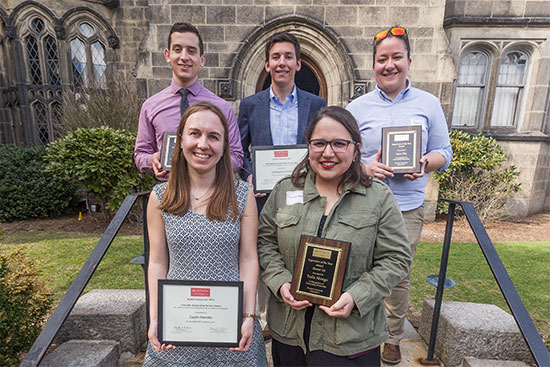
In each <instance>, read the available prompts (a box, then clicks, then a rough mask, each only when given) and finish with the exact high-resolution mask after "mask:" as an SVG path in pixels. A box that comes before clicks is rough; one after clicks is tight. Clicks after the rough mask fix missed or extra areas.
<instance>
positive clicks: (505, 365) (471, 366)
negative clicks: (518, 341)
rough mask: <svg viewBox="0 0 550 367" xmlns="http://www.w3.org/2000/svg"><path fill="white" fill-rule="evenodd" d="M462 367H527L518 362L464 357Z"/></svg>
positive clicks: (527, 366)
mask: <svg viewBox="0 0 550 367" xmlns="http://www.w3.org/2000/svg"><path fill="white" fill-rule="evenodd" d="M462 367H529V365H528V364H527V363H525V362H520V361H501V360H498V359H476V358H472V357H466V358H464V361H463V362H462Z"/></svg>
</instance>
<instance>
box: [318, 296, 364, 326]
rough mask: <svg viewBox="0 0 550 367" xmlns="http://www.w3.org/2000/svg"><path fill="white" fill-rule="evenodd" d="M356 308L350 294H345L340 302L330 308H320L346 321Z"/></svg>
mask: <svg viewBox="0 0 550 367" xmlns="http://www.w3.org/2000/svg"><path fill="white" fill-rule="evenodd" d="M354 307H355V302H354V301H353V298H352V297H351V295H350V294H349V293H348V292H344V293H343V294H342V295H341V296H340V298H339V299H338V301H336V303H335V304H333V305H332V306H330V307H327V306H319V308H320V309H321V310H323V311H325V312H326V313H327V315H329V316H332V317H338V318H342V319H345V318H347V317H348V316H349V314H350V313H351V310H353V308H354Z"/></svg>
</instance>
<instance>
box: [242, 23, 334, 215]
mask: <svg viewBox="0 0 550 367" xmlns="http://www.w3.org/2000/svg"><path fill="white" fill-rule="evenodd" d="M265 58H266V61H265V69H266V71H267V72H268V73H269V74H270V75H271V86H270V87H269V88H268V89H265V90H263V91H261V92H259V93H256V94H254V95H251V96H249V97H246V98H244V99H243V100H242V101H241V104H240V107H239V117H238V123H239V130H240V133H241V142H242V145H243V151H244V159H243V168H242V169H241V172H240V174H241V177H242V178H243V179H244V180H247V181H248V182H250V183H252V164H251V161H250V150H249V146H258V145H295V144H305V143H306V141H305V140H304V132H305V130H306V127H307V125H308V123H309V122H310V121H311V119H312V117H313V115H315V113H316V112H317V111H318V110H319V109H320V108H321V107H324V106H325V101H324V100H323V99H322V98H320V97H318V96H316V95H314V94H311V93H309V92H306V91H303V90H301V89H298V88H297V87H296V85H295V84H294V77H295V75H296V72H297V71H299V70H300V67H301V62H300V44H299V43H298V40H297V39H296V37H295V36H294V35H292V34H291V33H288V32H280V33H275V34H273V35H272V36H271V37H270V38H269V39H268V41H267V44H266V50H265ZM256 197H257V202H258V211H260V210H261V209H262V207H263V204H264V203H265V199H266V195H265V194H256Z"/></svg>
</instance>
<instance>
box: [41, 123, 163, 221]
mask: <svg viewBox="0 0 550 367" xmlns="http://www.w3.org/2000/svg"><path fill="white" fill-rule="evenodd" d="M135 141H136V134H135V133H133V132H130V131H127V130H115V129H112V128H109V127H105V126H103V127H97V128H87V129H84V128H83V129H78V130H76V131H74V132H72V133H70V134H69V135H67V136H65V137H63V138H60V139H57V140H56V141H54V142H53V143H51V144H50V145H49V146H48V148H47V152H46V159H47V160H48V162H49V163H48V167H47V170H48V171H49V172H51V173H52V174H53V175H55V176H57V177H62V178H66V179H71V178H73V179H74V178H78V179H79V180H80V183H81V184H82V186H83V188H84V190H85V191H86V193H87V195H90V194H93V195H95V197H96V198H99V199H100V200H102V201H103V203H104V207H105V208H108V209H112V210H117V209H118V207H119V206H120V204H121V203H122V201H123V200H124V198H126V196H127V195H128V194H130V193H131V192H132V189H137V190H150V189H151V187H152V186H153V184H154V182H155V178H154V176H153V175H151V174H143V173H141V172H139V171H138V169H137V168H136V166H135V165H134V158H133V156H134V143H135ZM106 214H107V216H110V213H109V212H107V213H106Z"/></svg>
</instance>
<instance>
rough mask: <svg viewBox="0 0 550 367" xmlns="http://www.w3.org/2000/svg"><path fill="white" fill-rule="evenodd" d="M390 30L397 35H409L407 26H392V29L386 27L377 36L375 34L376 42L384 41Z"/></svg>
mask: <svg viewBox="0 0 550 367" xmlns="http://www.w3.org/2000/svg"><path fill="white" fill-rule="evenodd" d="M388 32H389V33H391V34H392V35H394V36H396V37H404V36H406V35H407V30H406V29H405V28H403V27H392V28H390V29H384V30H383V31H380V32H378V33H376V36H374V40H375V41H376V42H379V41H382V40H383V39H384V38H386V37H387V36H388Z"/></svg>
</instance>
